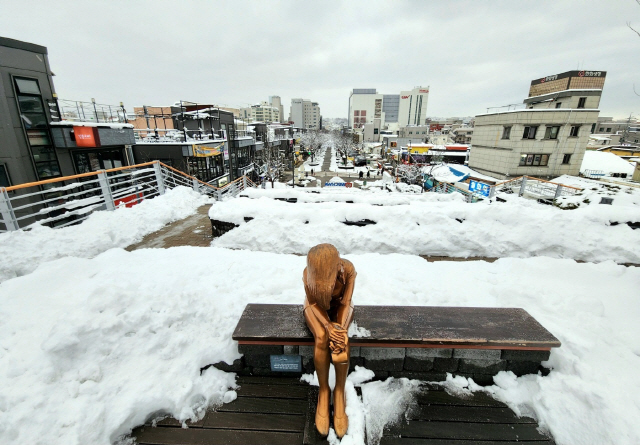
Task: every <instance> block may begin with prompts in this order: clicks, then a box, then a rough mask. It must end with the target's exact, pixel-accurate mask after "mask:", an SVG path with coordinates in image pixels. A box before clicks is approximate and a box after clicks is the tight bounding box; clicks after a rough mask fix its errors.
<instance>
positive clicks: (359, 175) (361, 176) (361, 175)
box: [358, 170, 364, 179]
mask: <svg viewBox="0 0 640 445" xmlns="http://www.w3.org/2000/svg"><path fill="white" fill-rule="evenodd" d="M363 176H364V174H363V173H362V170H360V173H358V177H359V178H360V179H362V178H363Z"/></svg>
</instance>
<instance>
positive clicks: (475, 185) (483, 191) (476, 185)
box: [469, 180, 491, 198]
mask: <svg viewBox="0 0 640 445" xmlns="http://www.w3.org/2000/svg"><path fill="white" fill-rule="evenodd" d="M469 191H470V192H471V193H475V194H477V195H481V196H486V197H487V198H488V197H489V193H490V192H491V186H490V185H489V184H485V183H484V182H478V181H474V180H471V181H470V182H469Z"/></svg>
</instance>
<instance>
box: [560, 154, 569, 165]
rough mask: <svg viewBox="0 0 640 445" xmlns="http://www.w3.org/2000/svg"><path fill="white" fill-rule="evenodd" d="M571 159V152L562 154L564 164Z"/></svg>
mask: <svg viewBox="0 0 640 445" xmlns="http://www.w3.org/2000/svg"><path fill="white" fill-rule="evenodd" d="M570 161H571V155H570V154H565V155H563V156H562V163H563V164H568V163H569V162H570Z"/></svg>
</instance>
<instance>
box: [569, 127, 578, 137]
mask: <svg viewBox="0 0 640 445" xmlns="http://www.w3.org/2000/svg"><path fill="white" fill-rule="evenodd" d="M579 131H580V125H572V126H571V131H570V132H569V137H571V138H577V137H578V132H579Z"/></svg>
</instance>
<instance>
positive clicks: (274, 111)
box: [240, 102, 282, 124]
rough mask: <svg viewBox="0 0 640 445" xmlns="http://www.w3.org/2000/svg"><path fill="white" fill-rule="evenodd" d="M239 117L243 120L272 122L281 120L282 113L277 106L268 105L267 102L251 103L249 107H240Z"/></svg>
mask: <svg viewBox="0 0 640 445" xmlns="http://www.w3.org/2000/svg"><path fill="white" fill-rule="evenodd" d="M240 117H241V118H242V119H244V120H245V121H247V122H249V123H251V122H263V123H266V124H270V123H272V122H281V121H282V115H281V114H280V108H279V107H278V106H274V105H270V104H268V103H267V102H260V103H259V104H255V105H251V106H250V107H246V108H241V109H240Z"/></svg>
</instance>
